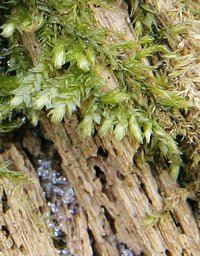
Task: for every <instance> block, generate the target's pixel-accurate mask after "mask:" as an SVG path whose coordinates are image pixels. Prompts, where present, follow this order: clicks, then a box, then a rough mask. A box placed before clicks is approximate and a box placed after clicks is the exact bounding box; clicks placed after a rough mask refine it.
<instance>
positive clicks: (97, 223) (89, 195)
mask: <svg viewBox="0 0 200 256" xmlns="http://www.w3.org/2000/svg"><path fill="white" fill-rule="evenodd" d="M42 126H43V129H44V134H45V135H46V136H47V137H48V138H50V139H51V140H52V141H54V143H55V146H56V148H57V150H58V152H59V155H60V156H61V158H62V167H63V171H64V173H65V174H66V176H67V177H68V179H69V180H70V182H71V183H72V185H73V187H74V188H75V191H76V197H77V200H78V202H79V204H80V206H81V207H82V208H83V209H84V212H85V214H86V220H87V227H88V228H89V229H90V232H91V233H92V235H93V238H94V240H95V243H94V246H95V248H96V250H97V252H98V254H99V255H118V253H119V252H118V247H119V244H120V243H125V244H126V245H127V246H128V247H130V248H131V249H132V250H133V252H134V253H135V254H136V255H140V254H141V253H144V255H198V253H199V251H200V244H199V242H200V240H199V230H198V227H197V224H196V222H195V219H194V217H193V215H192V213H191V211H190V209H189V207H188V205H187V203H186V202H185V201H184V200H181V197H179V198H178V201H177V198H176V200H173V197H175V196H176V195H177V194H178V192H179V190H180V191H181V188H178V186H177V185H176V184H175V183H174V182H172V181H171V179H170V177H169V175H168V173H167V172H166V171H161V170H160V171H158V170H153V169H151V168H150V167H149V165H148V164H147V163H146V162H145V159H144V158H143V157H142V153H138V152H139V151H138V150H139V147H138V145H137V144H135V143H134V142H133V141H130V140H128V139H127V138H126V139H125V140H124V141H123V143H117V142H115V141H113V140H112V138H109V137H108V138H106V139H103V140H101V139H100V138H99V137H98V135H95V136H94V138H92V139H89V140H88V141H85V140H84V139H83V138H82V137H81V136H80V133H78V132H77V131H78V127H77V126H78V122H77V121H75V117H73V118H71V119H69V118H67V119H65V121H64V123H63V124H61V125H58V126H55V125H52V124H51V123H50V122H49V120H48V119H47V118H45V117H43V119H42ZM105 152H106V153H105ZM137 153H138V156H137V157H136V160H135V162H134V163H133V158H134V156H135V155H136V154H137ZM152 173H154V175H155V174H156V178H155V177H154V176H153V175H152ZM169 202H170V203H173V207H170V206H169ZM167 207H169V209H168V208H167ZM164 211H167V215H166V217H164V218H163V219H161V221H159V222H158V224H157V225H156V226H154V227H149V228H145V227H144V220H145V218H146V217H147V215H154V214H155V215H156V214H158V213H162V212H164ZM70 249H71V250H72V252H73V250H74V249H73V243H72V244H71V245H70ZM75 254H77V255H82V251H81V250H79V251H76V252H75ZM90 255H92V254H90Z"/></svg>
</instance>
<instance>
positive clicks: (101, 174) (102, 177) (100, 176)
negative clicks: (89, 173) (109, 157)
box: [94, 165, 106, 186]
mask: <svg viewBox="0 0 200 256" xmlns="http://www.w3.org/2000/svg"><path fill="white" fill-rule="evenodd" d="M94 170H95V172H96V177H97V178H98V179H100V181H101V183H102V186H105V183H106V175H105V173H104V172H103V171H102V170H101V168H100V167H99V166H97V165H94Z"/></svg>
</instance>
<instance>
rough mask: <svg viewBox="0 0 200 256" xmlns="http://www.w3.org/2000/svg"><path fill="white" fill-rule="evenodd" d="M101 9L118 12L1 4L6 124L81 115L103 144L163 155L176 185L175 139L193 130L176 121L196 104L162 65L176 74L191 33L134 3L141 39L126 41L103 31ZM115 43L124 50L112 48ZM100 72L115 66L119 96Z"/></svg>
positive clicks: (74, 5)
mask: <svg viewBox="0 0 200 256" xmlns="http://www.w3.org/2000/svg"><path fill="white" fill-rule="evenodd" d="M94 5H98V6H101V7H102V8H112V5H114V3H112V2H110V3H105V2H102V1H98V0H92V1H90V2H89V1H84V0H79V1H73V0H71V1H65V2H63V1H55V0H51V1H48V3H47V2H43V1H16V0H15V1H9V3H8V4H6V3H5V2H3V3H2V4H1V7H2V8H1V9H2V10H3V8H5V10H4V11H2V12H3V14H4V15H5V16H4V17H5V18H6V22H5V23H4V24H2V30H3V31H2V35H3V36H4V37H6V38H7V39H6V40H7V41H8V49H9V51H8V54H7V60H8V62H9V61H10V62H11V63H14V64H12V66H11V67H10V68H7V70H5V71H4V72H2V76H1V77H0V79H1V81H2V83H1V84H2V85H1V88H2V89H1V90H2V92H3V93H4V94H5V91H6V96H7V97H8V104H6V105H2V106H1V105H0V108H2V109H3V108H4V110H3V111H2V118H1V120H2V123H6V122H8V119H9V118H10V116H12V113H13V111H20V112H23V113H24V114H25V115H27V116H28V117H29V119H30V120H31V121H32V123H33V124H34V125H36V124H37V122H38V121H39V117H40V111H41V110H42V109H46V111H47V112H48V115H49V116H50V118H51V120H52V121H53V122H54V123H57V122H60V121H61V120H62V119H63V117H64V116H65V114H68V115H70V114H71V113H72V112H74V111H80V112H81V115H82V121H81V123H80V128H81V130H82V132H83V135H84V136H85V137H87V136H91V135H92V134H93V133H94V131H95V127H97V126H99V128H98V130H99V134H100V136H106V134H107V133H113V135H114V137H115V138H116V139H117V140H122V139H123V137H124V136H125V135H130V136H133V137H134V138H135V139H136V140H137V141H138V142H139V143H147V144H150V146H151V149H153V150H154V149H155V148H158V149H159V150H160V152H161V155H163V156H164V157H165V158H166V159H168V162H169V163H170V165H171V173H172V176H173V177H174V178H176V177H177V175H178V173H179V167H180V165H181V162H182V161H181V150H180V149H179V148H178V145H177V143H176V141H175V138H176V135H177V134H180V133H185V134H187V135H188V131H189V130H188V129H187V128H184V127H182V128H181V129H178V128H177V127H178V125H179V124H178V123H179V121H178V120H175V119H176V117H177V119H178V117H179V116H181V111H185V113H187V112H188V109H190V108H192V107H194V105H195V104H194V102H193V100H192V99H191V98H190V99H189V98H186V97H184V93H183V88H182V87H179V86H176V84H175V83H174V80H175V79H176V78H179V77H180V73H178V70H176V72H175V71H170V70H168V69H167V68H163V66H162V63H168V64H169V67H171V66H172V64H173V62H174V63H176V58H177V56H179V58H181V56H180V53H179V52H173V51H172V48H171V46H170V43H171V42H172V41H173V40H175V39H174V38H175V37H176V36H177V35H181V34H182V33H186V32H185V31H186V30H185V28H186V27H185V25H184V24H180V23H178V24H174V25H173V26H163V25H162V23H161V21H160V19H161V17H160V16H159V6H158V5H157V9H156V8H152V6H151V5H150V4H148V1H147V2H146V3H143V2H141V3H140V2H139V1H133V2H132V6H131V14H130V15H131V18H132V21H133V28H134V32H135V35H136V38H135V40H131V41H124V39H123V35H122V34H121V33H119V32H116V31H110V30H109V29H105V28H100V27H99V24H98V22H97V20H96V19H95V15H94V13H93V9H92V8H91V7H92V6H94ZM22 14H23V15H22ZM27 34H28V35H33V34H34V37H32V38H34V40H32V41H30V42H29V44H28V45H29V46H28V49H25V48H27V47H24V45H27V43H24V42H23V40H26V39H24V38H25V37H23V35H27ZM113 36H114V37H115V38H117V41H118V43H114V42H113V43H112V42H111V41H110V40H109V38H112V37H113ZM16 45H18V46H19V47H17V48H16V47H15V46H16ZM38 46H40V54H39V56H37V58H36V59H37V60H39V61H38V63H37V65H32V66H31V63H30V57H29V54H30V53H31V54H30V55H31V56H34V50H32V49H31V48H33V49H34V47H35V48H37V47H38ZM27 50H28V51H27ZM19 52H21V54H18V53H19ZM28 52H29V54H28ZM32 59H33V57H32ZM144 59H146V60H147V61H144ZM15 63H19V65H16V64H15ZM33 63H34V61H33ZM148 63H151V64H152V65H149V64H148ZM175 65H176V64H175ZM100 66H104V67H108V66H109V68H110V70H112V72H113V73H114V74H115V75H116V78H117V82H118V88H117V89H116V88H115V90H114V91H112V90H111V91H110V90H105V87H108V82H107V81H106V80H105V79H103V78H102V71H101V69H99V67H100ZM13 72H14V73H13ZM155 74H156V76H155ZM6 83H7V84H8V85H9V86H8V87H7V88H8V90H5V84H6ZM3 97H5V95H3ZM86 102H87V104H86ZM5 106H6V107H5ZM10 120H12V118H10ZM181 125H182V122H181ZM182 126H183V125H182ZM186 130H187V131H186ZM187 135H186V136H187Z"/></svg>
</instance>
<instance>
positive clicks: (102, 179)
mask: <svg viewBox="0 0 200 256" xmlns="http://www.w3.org/2000/svg"><path fill="white" fill-rule="evenodd" d="M94 170H95V172H96V177H97V178H98V179H99V180H100V182H101V185H102V193H104V194H105V195H106V196H107V198H108V199H109V200H110V201H111V202H116V201H117V199H116V197H115V195H114V194H113V192H112V186H109V185H108V184H107V180H106V175H105V173H104V172H103V171H102V170H101V168H100V167H99V166H97V165H94Z"/></svg>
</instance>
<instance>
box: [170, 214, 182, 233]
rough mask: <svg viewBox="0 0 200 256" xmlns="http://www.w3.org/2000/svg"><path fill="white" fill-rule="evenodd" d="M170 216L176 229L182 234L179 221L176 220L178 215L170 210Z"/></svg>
mask: <svg viewBox="0 0 200 256" xmlns="http://www.w3.org/2000/svg"><path fill="white" fill-rule="evenodd" d="M170 216H171V218H172V220H173V222H174V224H175V225H176V227H177V230H178V231H179V233H181V234H184V233H185V232H184V230H183V228H182V226H181V224H180V222H179V221H178V217H177V216H176V214H175V213H174V212H173V214H172V213H171V212H170Z"/></svg>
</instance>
